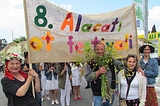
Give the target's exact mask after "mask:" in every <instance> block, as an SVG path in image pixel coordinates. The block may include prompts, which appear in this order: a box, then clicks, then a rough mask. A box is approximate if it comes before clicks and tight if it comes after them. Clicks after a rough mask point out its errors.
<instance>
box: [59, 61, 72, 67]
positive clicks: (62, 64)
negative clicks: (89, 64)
mask: <svg viewBox="0 0 160 106" xmlns="http://www.w3.org/2000/svg"><path fill="white" fill-rule="evenodd" d="M58 64H59V65H60V66H61V67H64V64H65V62H62V63H58ZM66 65H67V66H68V68H70V69H71V66H70V65H69V64H68V63H67V62H66Z"/></svg>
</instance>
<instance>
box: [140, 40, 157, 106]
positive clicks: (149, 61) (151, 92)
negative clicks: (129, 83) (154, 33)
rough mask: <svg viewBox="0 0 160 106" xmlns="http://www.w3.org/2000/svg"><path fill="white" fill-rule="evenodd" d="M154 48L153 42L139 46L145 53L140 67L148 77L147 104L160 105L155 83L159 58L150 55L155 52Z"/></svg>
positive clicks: (150, 105) (151, 105)
mask: <svg viewBox="0 0 160 106" xmlns="http://www.w3.org/2000/svg"><path fill="white" fill-rule="evenodd" d="M154 50H155V48H154V45H153V44H151V43H144V44H143V45H142V46H141V47H140V48H139V52H140V53H142V54H143V56H142V58H141V60H140V67H141V68H142V69H143V71H144V74H145V76H146V77H147V96H146V103H145V105H146V106H158V99H157V94H156V90H155V83H156V77H157V76H158V73H159V68H158V62H157V60H156V59H153V58H151V57H150V53H154Z"/></svg>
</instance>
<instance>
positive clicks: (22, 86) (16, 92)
mask: <svg viewBox="0 0 160 106" xmlns="http://www.w3.org/2000/svg"><path fill="white" fill-rule="evenodd" d="M21 62H22V57H21V56H20V55H19V54H15V53H13V54H10V55H8V56H7V58H6V59H5V64H6V70H5V77H3V78H2V79H1V83H2V88H3V92H4V93H5V95H6V97H7V99H8V104H7V105H8V106H40V103H39V102H38V100H37V98H34V96H33V93H32V89H33V88H32V83H31V81H33V80H34V81H35V87H34V88H35V92H40V81H39V76H38V74H37V73H36V72H35V71H34V70H33V69H29V70H28V76H27V74H26V73H24V72H23V71H22V70H21Z"/></svg>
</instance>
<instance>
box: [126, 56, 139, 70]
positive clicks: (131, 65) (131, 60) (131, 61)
mask: <svg viewBox="0 0 160 106" xmlns="http://www.w3.org/2000/svg"><path fill="white" fill-rule="evenodd" d="M136 64H137V63H136V60H135V58H133V57H129V58H128V61H127V66H128V68H129V69H130V70H134V68H135V67H136Z"/></svg>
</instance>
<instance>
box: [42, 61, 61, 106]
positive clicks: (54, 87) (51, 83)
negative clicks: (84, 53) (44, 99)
mask: <svg viewBox="0 0 160 106" xmlns="http://www.w3.org/2000/svg"><path fill="white" fill-rule="evenodd" d="M45 75H46V78H47V80H46V89H47V90H49V93H50V97H51V99H52V101H51V105H54V103H55V104H59V102H58V99H57V97H58V77H57V70H56V67H55V66H54V63H51V64H48V65H47V66H46V67H45ZM53 91H54V99H53Z"/></svg>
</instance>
